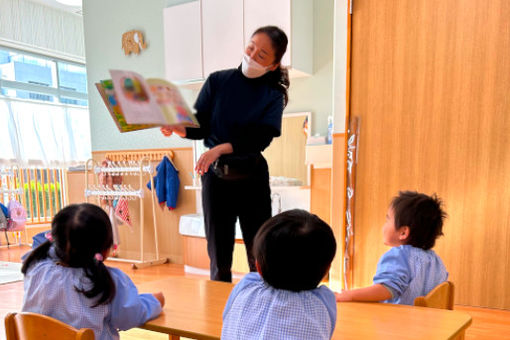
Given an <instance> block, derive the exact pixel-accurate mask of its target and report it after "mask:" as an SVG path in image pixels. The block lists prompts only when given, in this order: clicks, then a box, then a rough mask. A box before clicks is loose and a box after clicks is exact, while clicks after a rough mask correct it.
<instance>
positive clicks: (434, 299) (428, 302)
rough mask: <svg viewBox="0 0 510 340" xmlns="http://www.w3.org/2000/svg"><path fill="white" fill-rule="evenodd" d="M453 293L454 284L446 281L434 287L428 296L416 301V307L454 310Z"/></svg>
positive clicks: (418, 298)
mask: <svg viewBox="0 0 510 340" xmlns="http://www.w3.org/2000/svg"><path fill="white" fill-rule="evenodd" d="M453 293H454V286H453V283H451V282H450V281H445V282H443V283H441V284H439V285H437V286H436V287H434V289H432V290H431V291H430V293H428V294H427V295H426V296H418V297H417V298H416V299H414V305H415V306H422V307H431V308H440V309H449V310H453Z"/></svg>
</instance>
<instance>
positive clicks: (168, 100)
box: [147, 79, 199, 126]
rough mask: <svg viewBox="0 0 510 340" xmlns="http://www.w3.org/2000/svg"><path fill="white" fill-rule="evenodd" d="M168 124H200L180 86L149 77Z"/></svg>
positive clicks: (150, 85)
mask: <svg viewBox="0 0 510 340" xmlns="http://www.w3.org/2000/svg"><path fill="white" fill-rule="evenodd" d="M147 84H148V85H149V87H150V90H151V93H152V95H153V96H154V97H155V98H156V102H157V103H158V105H159V107H160V109H161V112H162V114H163V116H164V117H165V120H166V121H167V125H184V126H199V124H198V122H197V120H196V118H195V115H194V114H193V113H192V112H191V110H190V109H189V107H188V104H186V101H185V100H184V98H183V97H182V95H181V93H180V91H179V88H178V87H177V86H175V85H174V84H172V83H170V82H168V81H166V80H163V79H147Z"/></svg>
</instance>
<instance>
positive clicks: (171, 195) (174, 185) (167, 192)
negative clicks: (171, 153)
mask: <svg viewBox="0 0 510 340" xmlns="http://www.w3.org/2000/svg"><path fill="white" fill-rule="evenodd" d="M156 171H157V174H156V176H154V187H155V188H156V196H158V202H159V203H160V204H161V203H164V202H166V206H167V207H168V209H175V206H176V205H177V195H178V194H179V185H180V181H179V172H178V171H177V169H176V168H175V167H174V165H173V164H172V162H171V161H170V159H168V157H167V156H165V157H163V160H162V161H161V163H159V164H158V166H157V167H156ZM147 188H149V190H152V188H151V182H150V181H149V183H147Z"/></svg>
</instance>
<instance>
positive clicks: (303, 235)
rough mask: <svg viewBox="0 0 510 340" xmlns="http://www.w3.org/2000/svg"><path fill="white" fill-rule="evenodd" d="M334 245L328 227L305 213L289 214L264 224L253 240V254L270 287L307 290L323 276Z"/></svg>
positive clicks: (333, 251)
mask: <svg viewBox="0 0 510 340" xmlns="http://www.w3.org/2000/svg"><path fill="white" fill-rule="evenodd" d="M335 251H336V241H335V236H334V235H333V231H332V230H331V228H330V226H329V225H328V224H327V223H326V222H324V221H323V220H321V219H320V218H319V217H317V216H316V215H313V214H310V213H309V212H307V211H304V210H299V209H295V210H289V211H285V212H283V213H281V214H278V215H276V216H274V217H272V218H270V219H269V220H267V221H266V222H265V223H264V224H263V225H262V227H261V228H260V230H259V231H258V233H257V235H256V236H255V240H254V246H253V254H254V256H255V259H256V260H257V262H258V265H259V268H260V271H261V275H262V277H263V278H264V280H265V281H266V282H267V283H268V284H270V285H271V286H272V287H274V288H277V289H286V290H291V291H295V292H298V291H301V290H310V289H314V288H317V285H318V284H319V283H320V281H321V280H322V279H323V278H324V276H325V275H326V273H327V271H328V269H329V267H330V265H331V261H332V260H333V257H335Z"/></svg>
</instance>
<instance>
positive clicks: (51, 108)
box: [0, 98, 91, 168]
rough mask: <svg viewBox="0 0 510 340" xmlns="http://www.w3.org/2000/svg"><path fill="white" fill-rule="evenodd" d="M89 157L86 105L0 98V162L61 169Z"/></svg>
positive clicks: (88, 128)
mask: <svg viewBox="0 0 510 340" xmlns="http://www.w3.org/2000/svg"><path fill="white" fill-rule="evenodd" d="M90 157H91V142H90V122H89V111H88V108H87V107H84V108H81V107H76V106H68V105H62V104H47V103H33V102H25V101H21V100H15V99H9V98H0V165H4V166H10V165H17V166H19V167H44V168H64V167H69V166H76V165H80V164H83V163H84V162H85V161H86V160H87V159H89V158H90Z"/></svg>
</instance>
